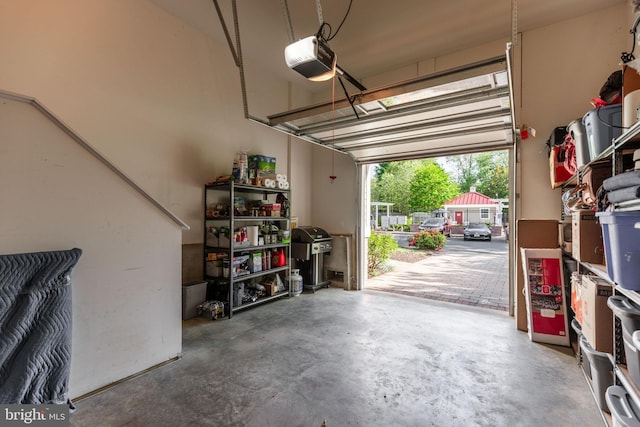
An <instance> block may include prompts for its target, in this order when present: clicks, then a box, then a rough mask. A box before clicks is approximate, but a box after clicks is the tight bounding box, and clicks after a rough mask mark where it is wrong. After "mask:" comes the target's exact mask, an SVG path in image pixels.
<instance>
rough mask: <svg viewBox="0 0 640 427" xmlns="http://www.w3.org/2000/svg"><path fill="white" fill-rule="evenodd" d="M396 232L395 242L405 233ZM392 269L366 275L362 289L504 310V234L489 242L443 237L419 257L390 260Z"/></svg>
mask: <svg viewBox="0 0 640 427" xmlns="http://www.w3.org/2000/svg"><path fill="white" fill-rule="evenodd" d="M410 235H412V233H398V234H397V235H396V236H395V237H396V240H397V241H398V242H399V244H400V245H401V246H403V247H406V237H407V236H410ZM390 264H391V266H392V270H391V271H389V272H387V273H385V274H382V275H379V276H376V277H372V278H369V279H368V280H367V283H366V289H372V290H379V291H385V292H393V293H398V294H404V295H410V296H415V297H420V298H428V299H435V300H439V301H447V302H453V303H457V304H465V305H473V306H478V307H486V308H491V309H494V310H501V311H507V310H508V304H509V248H508V245H507V242H506V240H505V238H504V237H494V238H493V240H491V241H490V242H486V241H464V240H463V239H462V237H452V238H449V239H447V244H446V245H445V247H444V248H443V249H442V251H440V252H435V253H434V254H433V255H432V256H430V257H427V258H425V259H424V260H422V261H418V262H414V263H407V262H400V261H393V260H392V261H390Z"/></svg>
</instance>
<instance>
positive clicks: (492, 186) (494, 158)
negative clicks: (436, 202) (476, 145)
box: [445, 151, 509, 199]
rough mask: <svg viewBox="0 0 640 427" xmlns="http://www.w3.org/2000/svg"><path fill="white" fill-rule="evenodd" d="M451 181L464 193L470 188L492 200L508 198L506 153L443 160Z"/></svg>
mask: <svg viewBox="0 0 640 427" xmlns="http://www.w3.org/2000/svg"><path fill="white" fill-rule="evenodd" d="M445 162H446V165H447V166H448V168H447V169H449V170H451V177H452V179H453V180H454V181H455V182H456V183H458V185H459V186H460V191H461V192H462V193H466V192H468V191H470V190H471V187H476V191H477V192H479V193H482V194H484V195H485V196H489V197H491V198H494V199H504V198H507V197H508V196H509V157H508V152H507V151H493V152H488V153H476V154H463V155H459V156H451V157H446V158H445Z"/></svg>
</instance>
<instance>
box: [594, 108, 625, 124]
mask: <svg viewBox="0 0 640 427" xmlns="http://www.w3.org/2000/svg"><path fill="white" fill-rule="evenodd" d="M600 110H602V107H601V108H596V117H597V118H598V121H599V122H600V123H602V124H603V125H605V126H606V127H610V128H613V129H627V128H626V127H624V126H618V125H614V124H613V123H608V122H606V121H605V120H604V119H603V118H602V116H601V115H600Z"/></svg>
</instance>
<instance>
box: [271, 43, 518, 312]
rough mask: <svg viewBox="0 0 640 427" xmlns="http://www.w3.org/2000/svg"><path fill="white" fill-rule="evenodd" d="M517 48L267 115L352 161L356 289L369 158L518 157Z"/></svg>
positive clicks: (362, 272)
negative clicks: (490, 154) (515, 151)
mask: <svg viewBox="0 0 640 427" xmlns="http://www.w3.org/2000/svg"><path fill="white" fill-rule="evenodd" d="M512 55H513V54H512V51H511V44H507V50H506V53H505V55H503V56H499V57H494V58H490V59H486V60H483V61H479V62H476V63H472V64H469V65H466V66H461V67H457V68H455V69H450V70H445V71H439V72H435V73H433V74H430V75H426V76H420V77H418V78H416V79H413V80H410V81H406V82H402V83H398V84H394V85H391V86H388V87H383V88H379V89H374V90H366V91H363V92H361V93H359V94H357V95H354V96H352V97H345V98H343V99H333V100H331V101H327V102H325V103H321V104H317V105H313V106H308V107H303V108H299V109H295V110H290V111H287V112H284V113H279V114H274V115H271V116H269V117H268V119H269V120H268V123H267V124H268V125H269V126H271V127H273V128H275V129H278V130H280V131H282V132H285V133H288V134H290V135H293V136H295V137H296V138H299V139H302V140H305V141H309V142H312V143H314V144H317V145H321V146H324V147H327V148H329V149H331V150H335V151H338V152H341V153H344V154H346V155H348V156H349V157H351V158H352V159H353V160H354V162H355V164H356V166H357V168H358V181H359V182H358V186H359V188H360V192H359V195H358V197H359V213H358V216H359V227H358V229H357V230H356V236H355V237H356V240H357V244H356V259H357V265H356V266H354V270H355V271H356V274H355V276H356V277H357V282H358V283H357V285H356V286H355V289H360V288H361V287H366V283H365V282H366V276H367V268H366V265H367V241H368V230H369V223H370V206H369V200H370V199H369V197H368V177H367V171H368V170H369V168H370V167H371V165H373V164H376V163H381V162H394V161H405V160H412V159H426V158H437V157H442V156H454V155H462V154H469V153H483V152H492V151H501V150H506V151H508V152H509V165H510V166H512V165H514V164H515V161H514V155H513V147H514V143H515V141H516V135H517V132H516V129H515V120H514V117H513V114H514V113H513V109H512V106H513V90H512V87H513V84H512V73H511V66H510V64H511V62H512ZM510 170H515V169H514V168H513V167H511V168H510ZM510 182H515V176H513V177H510ZM513 198H514V193H513V191H512V192H511V193H510V197H509V199H510V200H513ZM514 217H515V215H514ZM510 264H513V257H511V261H510ZM350 289H354V288H350ZM512 293H513V292H511V294H512ZM512 298H513V297H512V295H510V297H509V299H510V300H511V299H512ZM509 305H510V307H512V303H511V302H510V303H509ZM509 312H510V314H512V313H513V310H512V309H511V308H510V310H509Z"/></svg>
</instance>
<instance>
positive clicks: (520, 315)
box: [515, 219, 559, 332]
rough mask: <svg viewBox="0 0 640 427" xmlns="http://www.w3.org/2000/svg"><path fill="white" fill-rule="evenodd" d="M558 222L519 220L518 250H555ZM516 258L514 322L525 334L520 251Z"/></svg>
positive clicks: (525, 317)
mask: <svg viewBox="0 0 640 427" xmlns="http://www.w3.org/2000/svg"><path fill="white" fill-rule="evenodd" d="M558 228H559V227H558V221H557V220H551V219H520V220H518V221H517V222H516V234H515V235H516V244H517V245H518V247H520V248H557V247H558ZM516 256H517V258H518V259H517V263H516V269H517V279H516V287H517V289H516V293H515V294H516V307H515V312H516V322H517V328H518V330H520V331H524V332H527V330H528V327H527V302H526V299H525V296H524V294H523V292H522V290H523V289H524V275H523V272H522V256H521V253H520V250H519V249H518V250H517V251H516Z"/></svg>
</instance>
